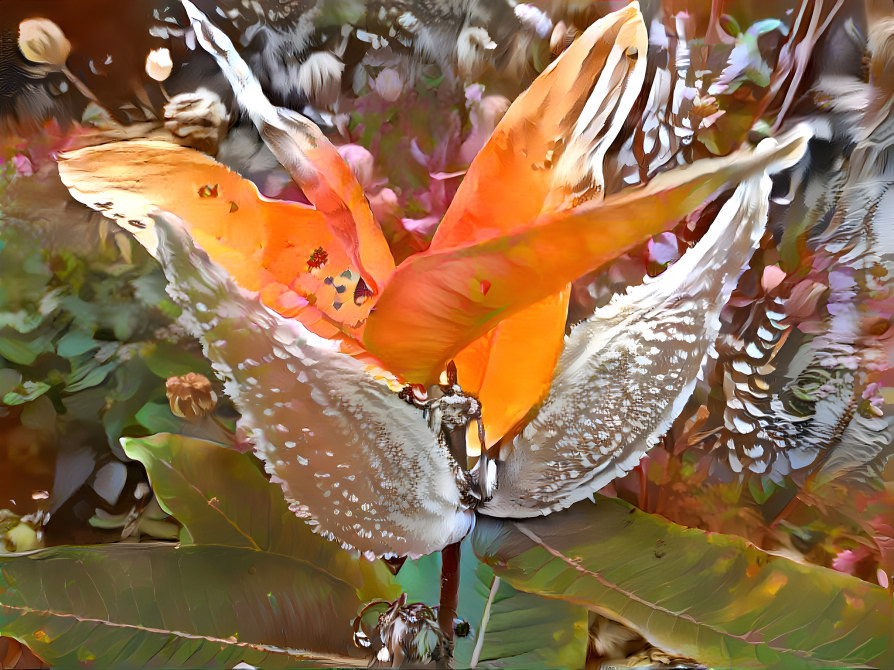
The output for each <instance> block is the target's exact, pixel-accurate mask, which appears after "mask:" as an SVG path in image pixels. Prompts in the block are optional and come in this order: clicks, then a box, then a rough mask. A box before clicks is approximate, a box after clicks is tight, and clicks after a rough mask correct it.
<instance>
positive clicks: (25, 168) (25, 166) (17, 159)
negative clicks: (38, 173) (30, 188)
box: [12, 154, 34, 177]
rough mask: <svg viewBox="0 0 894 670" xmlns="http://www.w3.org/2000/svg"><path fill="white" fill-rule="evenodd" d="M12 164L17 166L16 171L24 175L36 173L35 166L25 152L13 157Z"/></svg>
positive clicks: (28, 175)
mask: <svg viewBox="0 0 894 670" xmlns="http://www.w3.org/2000/svg"><path fill="white" fill-rule="evenodd" d="M12 164H13V165H14V166H15V169H16V172H17V173H18V174H20V175H22V176H23V177H30V176H31V175H33V174H34V166H33V165H31V161H30V160H29V159H28V157H27V156H25V155H24V154H16V155H15V156H13V157H12Z"/></svg>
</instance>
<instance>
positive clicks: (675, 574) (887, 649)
mask: <svg viewBox="0 0 894 670" xmlns="http://www.w3.org/2000/svg"><path fill="white" fill-rule="evenodd" d="M598 500H599V502H598V503H597V505H596V506H595V507H594V506H592V505H590V504H580V505H577V506H575V507H573V508H571V509H569V510H567V511H564V512H561V513H559V514H554V515H552V516H550V517H549V518H548V519H538V520H528V521H523V522H509V523H507V522H499V521H495V520H492V519H484V518H482V519H481V520H480V521H479V524H478V526H477V527H476V529H475V533H474V536H473V545H474V547H475V552H476V553H477V554H478V555H479V556H481V557H482V558H483V560H485V561H486V562H487V563H489V564H490V565H492V566H493V568H494V572H495V574H497V575H498V576H500V577H502V578H503V579H505V580H507V581H508V582H510V583H511V584H512V585H513V586H514V587H515V588H517V589H520V590H524V591H528V592H532V593H539V594H541V595H544V596H548V597H552V598H561V599H563V600H567V601H569V602H574V603H579V604H582V605H586V606H587V607H588V608H590V609H592V610H593V611H595V612H600V613H604V614H606V615H607V616H610V617H613V618H616V619H618V620H620V621H622V622H625V623H627V624H629V625H630V626H631V627H633V628H634V629H636V630H637V631H639V632H640V633H642V634H643V635H644V636H645V637H646V638H647V639H648V640H649V641H650V642H652V643H653V644H655V645H656V646H658V647H660V648H662V649H664V650H666V651H669V652H672V653H677V654H682V655H685V656H690V657H693V658H696V659H698V660H699V661H700V662H702V663H706V664H708V665H719V666H722V667H728V666H735V667H777V668H815V667H829V666H842V665H847V666H851V665H863V664H867V665H871V666H876V667H892V666H894V626H892V616H891V596H890V594H888V593H887V592H886V591H885V590H884V589H881V588H880V587H878V586H874V585H871V584H868V583H866V582H863V581H861V580H859V579H856V578H854V577H851V576H848V575H844V574H841V573H838V572H835V571H833V570H829V569H826V568H820V567H814V566H808V565H801V564H799V563H795V562H793V561H790V560H788V559H784V558H781V557H777V556H772V555H770V554H767V553H765V552H763V551H761V550H760V549H758V548H757V547H755V546H753V545H751V544H749V543H748V542H746V541H745V540H742V539H741V538H737V537H733V536H727V535H720V534H714V533H706V532H704V531H700V530H696V529H691V528H685V527H682V526H678V525H676V524H673V523H670V522H668V521H665V520H663V519H661V518H660V517H657V516H652V515H649V514H646V513H644V512H641V511H639V510H637V509H635V508H632V507H631V506H630V505H628V504H626V503H624V502H622V501H620V500H616V499H607V498H598Z"/></svg>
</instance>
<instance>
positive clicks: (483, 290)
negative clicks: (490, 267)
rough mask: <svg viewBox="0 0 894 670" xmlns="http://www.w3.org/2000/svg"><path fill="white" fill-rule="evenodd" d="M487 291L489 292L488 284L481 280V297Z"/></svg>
mask: <svg viewBox="0 0 894 670" xmlns="http://www.w3.org/2000/svg"><path fill="white" fill-rule="evenodd" d="M488 291H490V282H489V281H487V280H486V279H483V280H482V281H481V295H487V292H488Z"/></svg>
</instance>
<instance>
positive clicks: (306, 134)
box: [183, 2, 394, 294]
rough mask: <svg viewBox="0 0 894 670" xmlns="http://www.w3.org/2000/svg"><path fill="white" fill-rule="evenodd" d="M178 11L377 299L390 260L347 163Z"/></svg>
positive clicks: (228, 49) (194, 16)
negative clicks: (268, 94)
mask: <svg viewBox="0 0 894 670" xmlns="http://www.w3.org/2000/svg"><path fill="white" fill-rule="evenodd" d="M183 7H184V9H185V10H186V13H187V15H188V16H189V20H190V23H191V24H192V27H193V30H194V34H195V37H196V41H197V42H198V44H199V45H200V46H201V47H202V48H204V49H205V50H206V51H207V52H208V53H209V54H210V55H211V56H212V57H213V58H214V59H215V60H216V61H217V64H218V66H219V67H220V69H221V72H222V73H223V74H224V76H225V77H226V78H227V80H228V81H229V82H230V85H231V86H232V88H233V94H234V95H235V97H236V101H237V102H238V103H239V106H240V107H241V108H242V110H243V111H244V112H246V114H247V115H248V116H249V117H250V118H251V120H252V121H253V122H254V124H255V126H256V127H257V129H258V132H260V134H261V137H262V138H263V139H264V142H265V143H266V144H267V147H268V148H269V149H270V150H271V151H272V152H273V155H274V156H276V160H278V161H279V163H280V164H281V165H282V166H283V167H285V169H286V170H288V172H289V174H290V175H291V176H292V179H294V180H295V183H296V184H298V186H300V187H301V190H302V191H304V194H305V195H306V196H307V198H308V200H310V202H311V203H312V204H313V205H314V207H315V208H316V209H317V210H319V212H320V213H321V214H322V215H323V217H324V218H325V219H326V224H327V225H328V226H329V228H330V230H331V231H332V234H333V235H334V236H335V239H336V240H338V242H339V243H340V245H341V246H342V248H343V249H344V250H345V252H346V253H347V255H348V258H349V259H350V260H351V263H352V264H353V265H354V267H356V268H358V269H359V270H360V274H361V275H362V277H363V279H364V283H365V284H366V286H367V287H368V288H369V289H370V290H371V292H372V293H373V294H377V293H378V291H379V290H380V289H381V287H382V286H383V285H384V282H385V280H386V278H387V277H388V275H389V274H390V273H391V271H392V270H393V269H394V259H393V258H392V256H391V252H390V250H389V249H388V244H387V242H386V241H385V237H384V235H382V231H381V230H380V229H379V227H378V225H377V224H376V222H375V220H374V219H373V215H372V212H371V211H370V209H369V203H368V202H367V201H366V198H365V196H364V194H363V188H362V187H361V186H360V184H359V183H358V182H357V179H356V178H355V177H354V174H353V173H352V172H351V169H350V168H349V167H348V165H347V163H345V161H344V159H343V158H342V157H341V156H340V155H339V154H338V152H337V151H336V150H335V147H334V146H332V143H331V142H329V140H328V139H326V137H325V136H324V135H323V133H322V131H321V130H320V129H319V128H318V127H317V126H316V124H314V123H313V122H312V121H311V120H310V119H308V118H307V117H305V116H302V115H301V114H298V113H297V112H295V111H292V110H290V109H286V108H284V107H276V106H274V105H273V104H272V103H271V102H270V101H269V100H268V99H267V97H266V95H265V94H264V90H263V88H262V87H261V84H260V82H259V81H258V79H257V77H255V75H254V74H253V73H252V71H251V68H250V67H249V66H248V63H246V62H245V61H244V60H243V59H242V57H241V56H240V55H239V52H238V51H237V50H236V49H235V48H234V46H233V43H232V42H231V41H230V38H229V37H227V36H226V35H225V34H224V33H223V32H222V31H221V30H220V29H219V28H217V27H216V26H215V25H214V24H213V23H212V22H211V21H210V20H209V19H208V17H207V16H205V14H203V13H202V12H201V10H199V9H198V7H196V6H195V5H193V4H192V3H190V2H184V3H183Z"/></svg>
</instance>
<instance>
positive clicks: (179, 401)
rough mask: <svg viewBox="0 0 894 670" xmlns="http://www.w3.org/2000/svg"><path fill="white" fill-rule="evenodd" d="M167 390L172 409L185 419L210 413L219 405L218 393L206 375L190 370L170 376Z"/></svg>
mask: <svg viewBox="0 0 894 670" xmlns="http://www.w3.org/2000/svg"><path fill="white" fill-rule="evenodd" d="M165 392H166V394H167V396H168V402H169V403H170V405H171V411H172V412H173V413H174V414H175V415H176V416H179V417H181V418H183V419H197V418H199V417H201V416H205V415H206V414H210V413H211V411H212V410H213V409H214V407H215V406H216V405H217V394H216V393H215V392H214V390H213V389H212V388H211V382H210V381H208V378H207V377H206V376H205V375H200V374H198V373H195V372H189V373H187V374H185V375H183V376H182V377H168V380H167V381H166V382H165Z"/></svg>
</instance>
